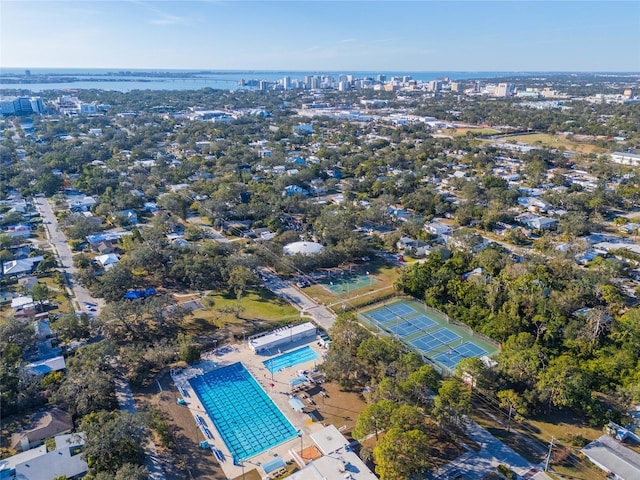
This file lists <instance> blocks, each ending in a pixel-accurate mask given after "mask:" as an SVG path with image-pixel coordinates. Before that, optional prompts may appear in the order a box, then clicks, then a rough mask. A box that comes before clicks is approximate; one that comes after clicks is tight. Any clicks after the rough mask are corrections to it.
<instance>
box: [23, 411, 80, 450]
mask: <svg viewBox="0 0 640 480" xmlns="http://www.w3.org/2000/svg"><path fill="white" fill-rule="evenodd" d="M71 430H73V420H72V419H71V415H69V414H68V413H67V412H65V411H64V410H62V409H61V408H58V407H54V408H51V409H48V410H42V411H40V412H39V413H37V414H36V415H34V417H33V419H32V421H31V425H30V428H28V429H27V430H22V431H19V432H16V433H14V434H12V435H11V448H13V449H14V450H18V451H23V452H24V451H26V450H29V449H30V448H34V447H37V446H38V445H41V444H43V443H44V441H45V440H48V439H49V438H53V437H54V436H56V435H60V434H62V433H69V432H71Z"/></svg>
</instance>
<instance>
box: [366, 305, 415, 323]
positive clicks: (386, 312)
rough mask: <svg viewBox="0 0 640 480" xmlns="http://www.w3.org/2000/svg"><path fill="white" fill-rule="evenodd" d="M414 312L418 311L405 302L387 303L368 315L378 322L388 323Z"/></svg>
mask: <svg viewBox="0 0 640 480" xmlns="http://www.w3.org/2000/svg"><path fill="white" fill-rule="evenodd" d="M413 313H416V311H415V310H414V309H413V308H411V307H410V306H408V305H405V304H404V303H396V304H395V305H385V306H384V307H382V308H380V309H378V310H376V311H374V312H370V313H367V314H366V315H367V316H368V317H370V318H373V319H374V320H375V321H376V322H378V323H388V322H391V321H392V320H393V321H397V319H398V318H399V317H400V318H402V317H406V316H407V315H411V314H413Z"/></svg>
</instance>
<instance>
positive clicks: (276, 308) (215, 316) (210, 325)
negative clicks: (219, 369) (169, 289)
mask: <svg viewBox="0 0 640 480" xmlns="http://www.w3.org/2000/svg"><path fill="white" fill-rule="evenodd" d="M185 300H186V299H185V298H180V301H185ZM200 301H201V303H202V304H203V305H204V307H205V308H204V309H203V310H195V311H194V312H193V316H192V317H191V318H190V319H189V320H188V321H187V326H186V329H187V330H188V331H189V333H191V334H194V335H202V334H208V333H211V332H212V330H215V329H221V328H226V329H228V330H229V334H230V335H234V334H238V333H240V334H242V332H243V331H246V333H247V335H250V334H251V332H253V331H257V330H260V329H264V327H265V326H266V325H268V324H274V325H275V324H278V325H279V324H286V323H290V322H293V321H297V320H299V319H300V314H299V313H298V311H297V310H296V309H295V308H293V307H292V306H291V305H289V303H287V302H286V301H284V300H282V299H281V298H279V297H277V296H275V295H274V294H273V293H272V292H270V291H269V290H267V289H264V288H259V289H255V290H249V291H247V292H246V293H245V295H244V296H243V297H242V298H241V299H240V301H238V300H237V299H236V297H235V296H234V295H226V294H223V293H219V292H215V293H214V292H212V293H209V294H207V295H206V296H205V298H202V299H200Z"/></svg>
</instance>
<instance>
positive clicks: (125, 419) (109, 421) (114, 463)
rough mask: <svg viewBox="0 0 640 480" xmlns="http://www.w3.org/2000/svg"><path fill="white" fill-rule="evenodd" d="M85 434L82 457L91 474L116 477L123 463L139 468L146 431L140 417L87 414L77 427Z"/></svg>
mask: <svg viewBox="0 0 640 480" xmlns="http://www.w3.org/2000/svg"><path fill="white" fill-rule="evenodd" d="M80 430H81V431H82V432H84V433H85V435H86V442H85V446H84V452H83V458H85V459H86V461H87V463H88V465H89V470H90V472H91V473H99V472H107V473H111V474H115V473H116V472H118V470H119V469H120V468H122V467H123V466H124V465H125V464H127V463H129V464H131V465H133V466H137V465H142V463H143V462H144V458H145V454H144V449H143V445H144V443H145V440H146V438H147V435H148V432H147V429H146V427H145V425H144V422H143V421H142V419H141V418H140V416H139V415H137V414H134V413H129V412H106V411H99V412H95V413H91V414H88V415H86V416H85V417H84V418H83V419H82V422H81V424H80Z"/></svg>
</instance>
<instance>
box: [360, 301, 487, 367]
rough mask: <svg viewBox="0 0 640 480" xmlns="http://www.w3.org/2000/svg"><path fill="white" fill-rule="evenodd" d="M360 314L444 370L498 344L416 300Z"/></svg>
mask: <svg viewBox="0 0 640 480" xmlns="http://www.w3.org/2000/svg"><path fill="white" fill-rule="evenodd" d="M358 317H359V318H360V320H363V321H364V322H366V323H367V324H369V325H371V326H373V327H375V328H377V329H378V331H380V332H384V333H386V334H388V335H391V336H394V337H395V338H396V339H398V340H399V341H401V342H402V343H403V344H405V345H406V346H407V347H408V348H410V349H411V350H413V351H414V352H416V353H418V354H419V355H420V356H422V358H423V359H425V360H426V361H428V362H429V363H431V364H432V365H433V366H435V367H436V368H437V370H439V371H440V373H442V374H451V372H452V371H453V369H454V367H455V366H456V365H457V364H458V362H459V361H460V360H461V359H463V358H467V357H483V356H487V357H491V356H493V355H495V354H496V353H497V352H498V347H497V344H493V343H492V342H490V341H487V340H485V339H483V338H478V336H476V335H474V333H473V330H471V328H469V327H467V326H466V325H458V324H456V323H454V322H452V321H449V320H448V317H447V316H446V315H445V314H444V313H442V312H438V311H437V310H434V309H432V308H430V307H427V306H426V305H424V304H422V303H420V302H418V301H415V300H406V299H400V300H394V301H391V302H386V303H384V304H382V305H380V304H378V305H375V306H373V307H371V308H368V309H366V310H364V311H361V312H359V314H358Z"/></svg>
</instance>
